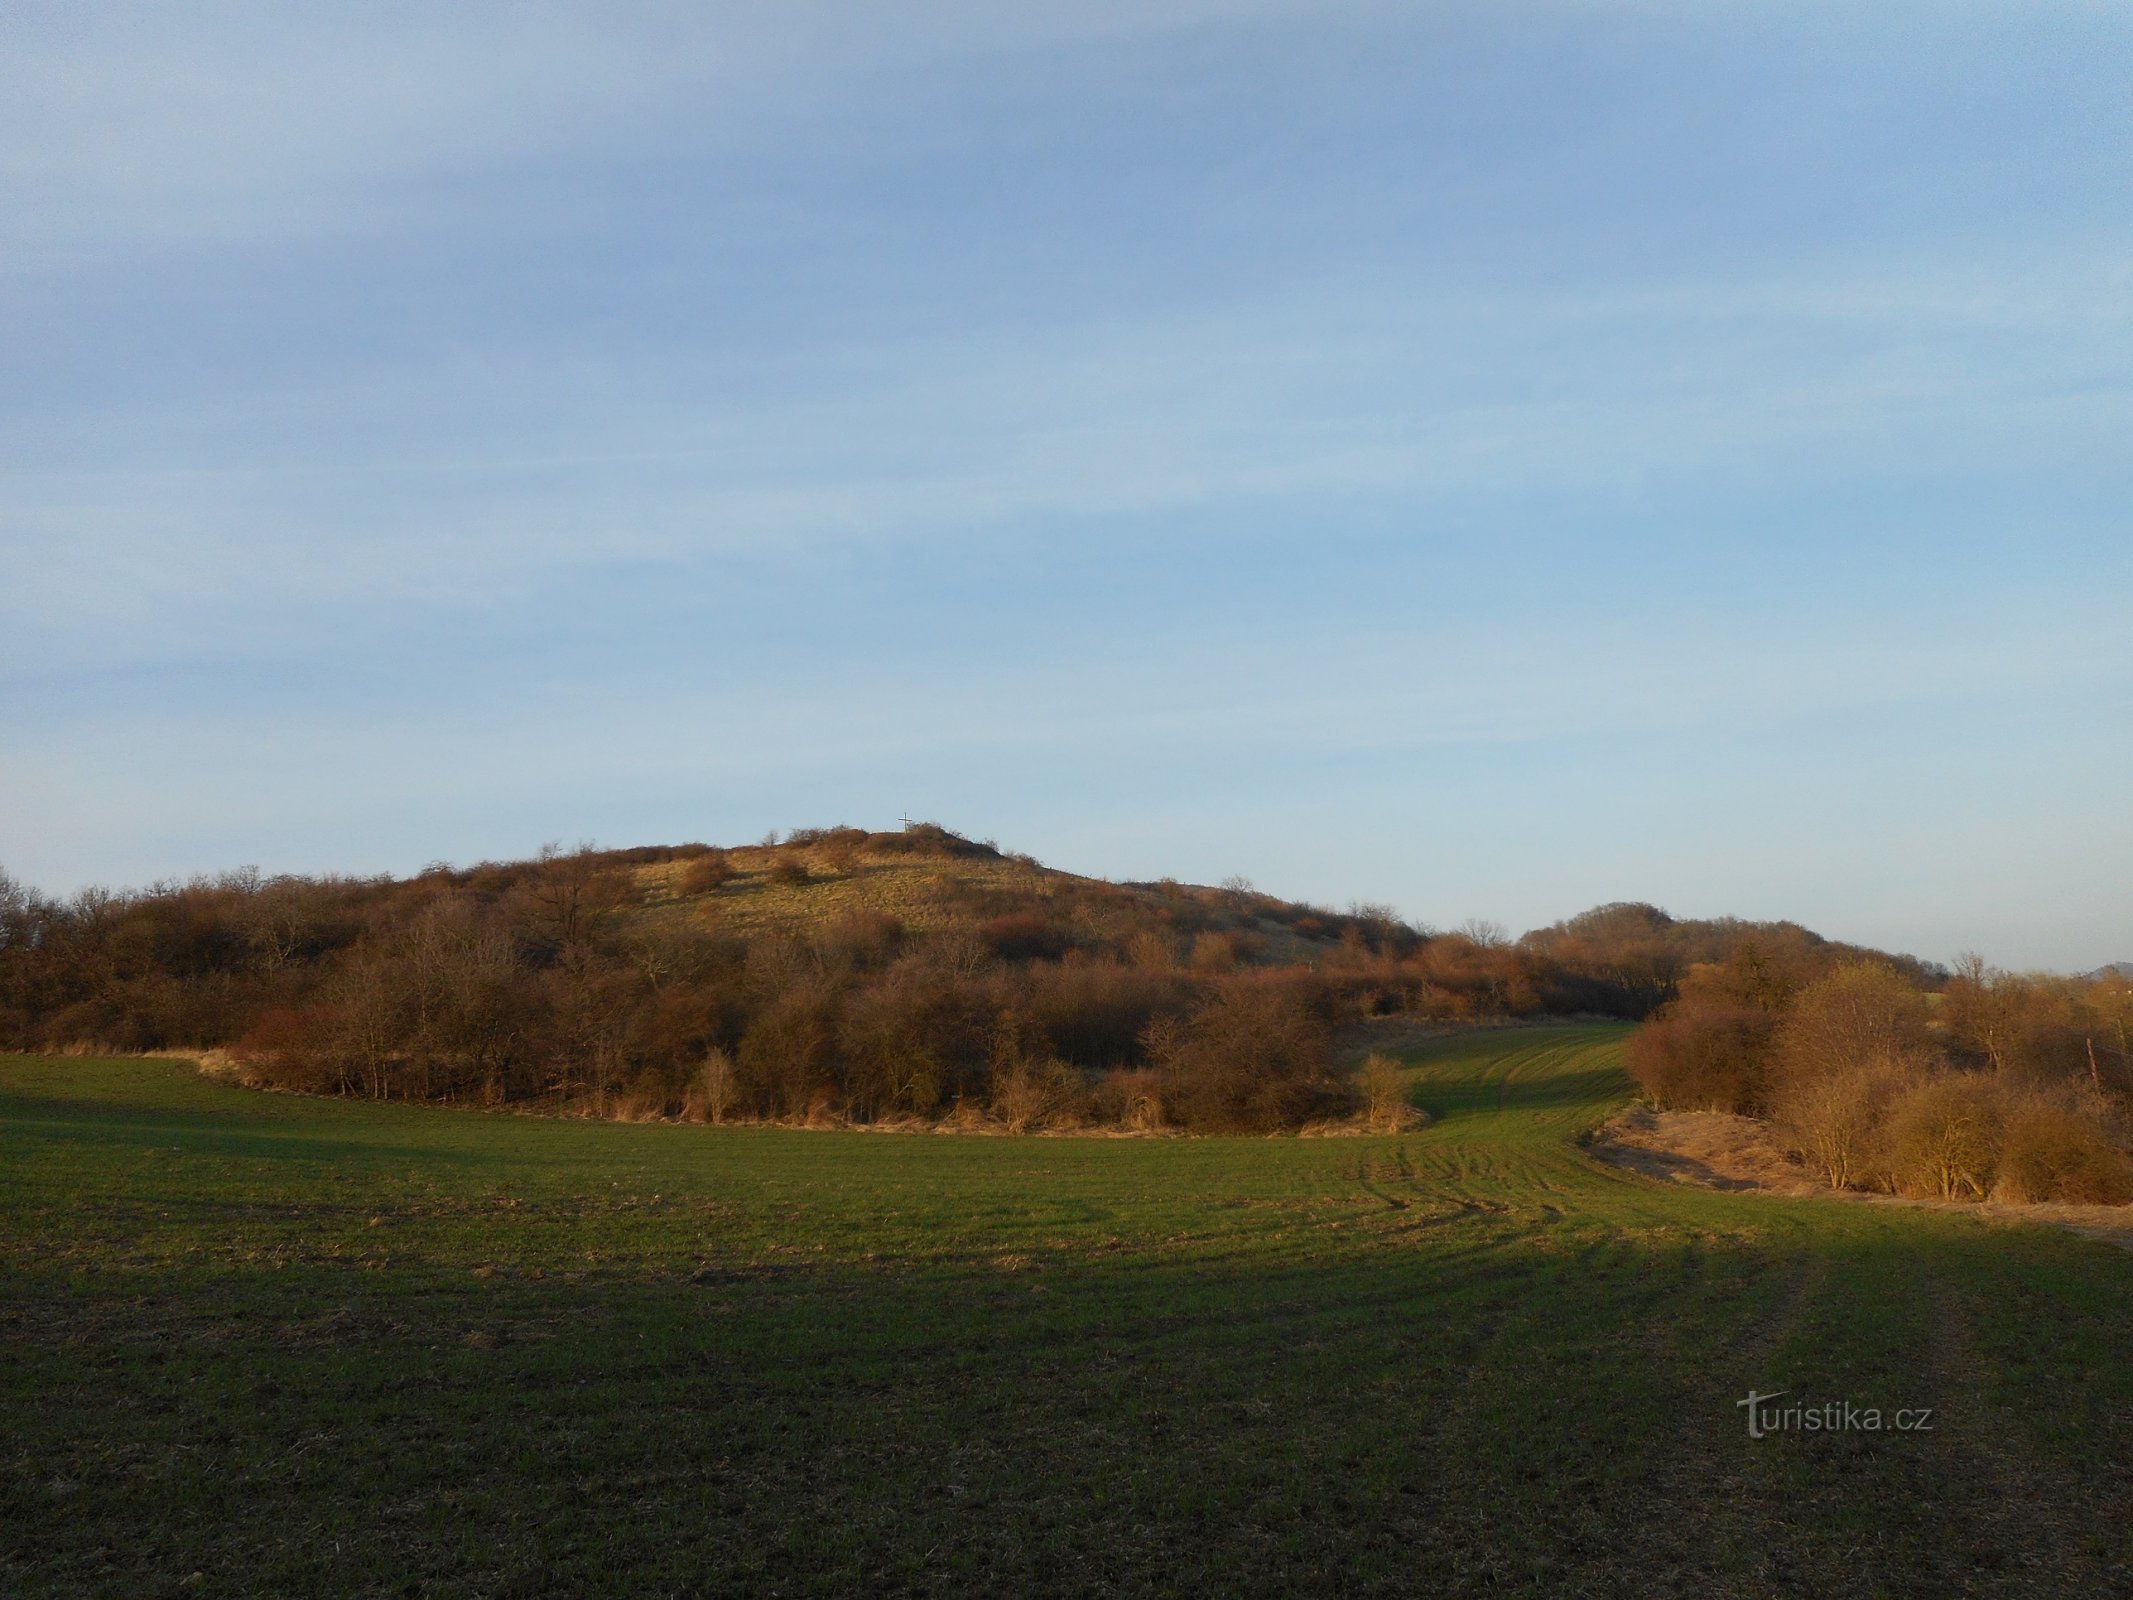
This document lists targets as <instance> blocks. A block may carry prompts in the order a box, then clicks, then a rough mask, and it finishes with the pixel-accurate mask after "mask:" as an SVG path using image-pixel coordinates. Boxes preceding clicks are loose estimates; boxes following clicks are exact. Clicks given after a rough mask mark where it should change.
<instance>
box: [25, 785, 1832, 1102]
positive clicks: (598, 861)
mask: <svg viewBox="0 0 2133 1600" xmlns="http://www.w3.org/2000/svg"><path fill="white" fill-rule="evenodd" d="M912 868H917V869H921V870H920V871H919V872H918V873H917V875H916V877H917V881H920V882H921V883H922V884H923V885H924V886H925V892H926V896H927V898H926V899H925V902H924V905H923V908H922V910H923V915H920V916H917V917H915V920H914V922H913V923H907V922H906V920H904V919H903V918H902V917H900V916H899V915H897V914H895V913H893V912H892V911H890V910H888V909H886V908H885V907H883V906H880V905H875V904H870V903H868V902H867V900H866V897H865V895H864V894H853V895H846V896H844V897H842V898H840V897H838V896H836V895H835V894H833V893H831V892H830V890H829V886H831V885H835V884H839V883H844V884H847V885H850V886H852V887H854V888H855V889H859V890H864V889H865V888H866V886H867V884H868V882H869V880H870V879H875V880H879V881H883V882H887V881H889V880H891V879H896V880H897V881H899V882H905V881H909V880H910V879H911V877H912V874H911V873H909V872H908V871H906V869H912ZM965 868H968V869H971V870H967V871H966V870H962V869H965ZM935 869H938V870H935ZM899 873H902V874H903V877H901V878H899V877H898V874H899ZM770 895H775V896H777V897H779V903H780V904H781V905H782V906H783V907H784V908H785V913H786V914H784V915H782V916H781V917H780V918H776V919H769V920H766V919H765V918H763V917H761V916H752V915H744V914H743V913H744V912H745V911H746V910H747V908H748V907H749V906H751V905H753V904H756V903H757V901H756V900H754V899H751V897H755V896H770ZM817 908H819V909H817ZM907 909H908V908H907ZM1759 927H1760V925H1754V924H1745V923H1730V922H1728V923H1689V922H1676V921H1675V920H1674V919H1672V918H1669V917H1667V916H1666V914H1665V913H1663V912H1660V911H1657V910H1655V909H1654V908H1652V907H1649V906H1610V907H1602V908H1600V909H1599V910H1597V911H1594V912H1590V913H1587V914H1586V915H1585V916H1583V917H1579V918H1573V919H1571V920H1570V921H1568V922H1566V923H1561V924H1558V925H1556V926H1555V927H1553V928H1548V929H1543V930H1540V931H1538V932H1536V933H1533V934H1529V935H1527V936H1526V937H1525V938H1524V939H1521V940H1518V941H1516V942H1513V941H1511V940H1510V939H1508V938H1506V937H1505V936H1504V935H1503V934H1502V932H1501V931H1500V930H1497V929H1494V928H1490V927H1486V926H1480V925H1473V926H1469V927H1468V928H1466V929H1462V930H1460V931H1457V932H1451V933H1431V932H1428V931H1425V930H1422V929H1418V928H1415V927H1412V926H1410V925H1408V924H1407V923H1405V922H1403V921H1402V920H1401V919H1400V918H1398V917H1397V916H1395V915H1394V914H1393V913H1392V912H1390V911H1389V910H1387V909H1386V908H1383V907H1378V906H1368V905H1359V906H1354V907H1351V908H1350V909H1349V910H1347V911H1345V912H1335V911H1332V910H1328V909H1326V908H1324V907H1317V906H1310V905H1302V904H1297V903H1294V902H1289V901H1284V900H1280V899H1277V898H1275V897H1273V896H1270V895H1264V894H1261V893H1258V892H1257V891H1256V890H1254V889H1252V887H1251V886H1250V885H1249V884H1248V883H1245V882H1243V881H1241V880H1235V881H1232V882H1231V883H1229V884H1226V885H1223V886H1221V887H1219V888H1209V887H1200V886H1193V885H1185V884H1179V883H1174V882H1169V881H1164V882H1158V883H1135V884H1117V883H1108V882H1102V881H1098V880H1091V879H1085V878H1078V877H1073V876H1071V875H1068V874H1065V873H1057V872H1049V871H1046V870H1044V869H1042V868H1040V867H1039V866H1038V865H1037V864H1036V863H1035V862H1034V861H1031V860H1029V859H1028V858H1027V857H1017V856H1008V855H1003V854H1001V852H999V851H998V850H997V849H996V848H994V847H993V846H991V845H989V844H984V843H979V842H976V841H972V840H969V839H965V838H962V837H961V836H959V835H957V834H954V833H952V832H949V831H948V830H946V829H942V828H939V827H936V826H933V825H931V824H919V825H916V826H913V827H910V828H907V829H905V830H904V831H902V832H897V833H866V832H863V831H861V830H859V829H854V828H824V829H806V830H801V831H799V832H796V833H794V834H791V835H789V836H787V837H786V838H784V839H783V840H777V839H775V838H773V839H770V840H766V841H764V842H763V843H762V844H759V845H753V846H740V847H732V848H721V847H714V846H709V845H701V844H694V845H680V846H673V847H657V848H650V849H636V850H611V851H598V850H593V849H590V848H584V849H579V850H576V851H568V852H565V851H560V850H549V851H545V852H543V854H542V855H541V856H540V858H538V859H536V860H532V861H521V862H508V863H484V864H482V865H479V866H475V867H471V868H465V869H452V868H448V867H444V866H437V867H433V868H431V869H429V870H426V871H424V872H422V873H420V874H418V875H416V876H415V877H413V878H409V879H405V880H396V879H392V878H384V877H379V878H364V879H352V878H303V877H276V878H264V877H262V876H261V875H260V874H258V873H257V872H254V871H250V870H246V871H240V872H236V873H230V874H225V875H223V876H220V877H217V878H212V879H199V880H194V881H192V882H188V883H183V884H162V885H157V886H155V887H152V888H150V889H148V890H145V891H141V892H137V893H112V892H107V891H90V892H86V893H83V894H80V895H77V896H75V897H74V898H73V899H71V900H69V901H65V902H61V901H57V900H54V899H51V898H49V897H47V896H43V895H40V894H38V893H36V892H35V891H33V890H30V889H28V888H27V887H25V886H23V885H21V884H19V883H16V882H14V881H13V880H12V879H8V878H7V877H6V876H5V875H4V874H0V1047H6V1048H14V1049H46V1050H55V1049H56V1050H65V1049H81V1048H97V1049H104V1050H114V1051H128V1050H145V1049H179V1050H183V1049H207V1048H215V1047H221V1048H225V1049H227V1050H229V1051H230V1052H231V1054H232V1056H233V1058H234V1059H236V1060H237V1061H238V1062H239V1063H240V1064H241V1065H242V1066H243V1068H244V1070H245V1071H247V1072H248V1073H250V1074H251V1075H252V1076H253V1077H255V1078H256V1079H257V1080H258V1081H260V1082H262V1083H265V1084H269V1085H274V1086H279V1087H285V1088H292V1089H301V1090H307V1091H312V1092H319V1093H331V1094H348V1095H361V1096H369V1097H375V1098H390V1099H409V1100H433V1101H461V1102H473V1103H479V1104H485V1105H503V1104H507V1103H517V1102H544V1103H548V1104H551V1105H555V1106H559V1107H570V1108H580V1109H584V1110H586V1111H589V1112H592V1113H595V1114H599V1115H610V1116H642V1117H654V1116H676V1117H689V1118H695V1119H701V1120H721V1121H723V1120H730V1119H775V1120H788V1121H809V1120H814V1121H823V1120H852V1121H861V1122H880V1121H891V1120H906V1119H985V1120H989V1121H993V1122H997V1123H1004V1124H1005V1125H1007V1126H1009V1127H1012V1128H1017V1129H1028V1128H1041V1127H1049V1126H1065V1125H1073V1124H1083V1123H1100V1124H1118V1125H1123V1126H1134V1127H1146V1128H1155V1127H1177V1128H1186V1129H1194V1130H1233V1131H1251V1130H1262V1129H1273V1128H1283V1127H1293V1126H1296V1125H1298V1124H1300V1123H1303V1122H1306V1121H1310V1120H1313V1119H1317V1118H1323V1117H1331V1116H1336V1115H1343V1114H1347V1113H1349V1112H1351V1111H1353V1110H1356V1109H1357V1108H1359V1107H1363V1106H1365V1105H1366V1103H1367V1104H1369V1105H1370V1106H1373V1107H1374V1108H1375V1111H1376V1112H1377V1113H1378V1114H1383V1111H1384V1108H1383V1107H1382V1106H1375V1102H1376V1101H1377V1100H1379V1099H1382V1086H1378V1087H1377V1088H1376V1089H1373V1088H1372V1087H1371V1086H1369V1085H1365V1084H1359V1083H1358V1082H1357V1080H1356V1078H1355V1076H1354V1074H1352V1073H1349V1072H1344V1071H1341V1070H1339V1068H1338V1066H1337V1054H1336V1050H1335V1040H1336V1035H1337V1033H1338V1031H1339V1029H1340V1028H1341V1027H1342V1025H1343V1024H1345V1023H1350V1022H1353V1021H1355V1020H1357V1019H1359V1018H1362V1017H1368V1016H1373V1015H1384V1014H1391V1013H1403V1014H1412V1015H1417V1016H1421V1017H1426V1018H1431V1019H1437V1020H1476V1019H1483V1018H1490V1017H1504V1016H1518V1015H1533V1014H1539V1013H1557V1014H1572V1013H1582V1014H1600V1015H1611V1016H1620V1017H1631V1018H1634V1017H1641V1016H1644V1015H1646V1014H1648V1013H1649V1012H1650V1011H1651V1010H1652V1009H1653V1007H1655V1006H1657V1005H1661V1004H1664V1003H1666V1002H1667V1001H1669V1000H1671V999H1672V998H1673V997H1674V995H1675V993H1676V990H1677V988H1678V986H1679V984H1680V981H1681V979H1682V976H1683V974H1684V973H1688V972H1691V971H1693V970H1695V968H1694V964H1695V962H1696V961H1698V960H1699V959H1703V958H1705V957H1708V956H1711V955H1712V954H1713V953H1714V952H1715V953H1716V954H1718V955H1720V956H1724V955H1725V954H1727V953H1728V952H1730V951H1731V950H1732V949H1733V948H1734V947H1735V946H1736V945H1738V944H1739V943H1740V942H1741V941H1742V940H1743V939H1746V938H1751V937H1753V936H1755V935H1756V934H1757V932H1758V929H1759ZM1761 932H1762V933H1763V934H1765V935H1768V936H1769V937H1772V938H1779V939H1785V938H1796V940H1797V941H1798V942H1801V943H1802V944H1803V947H1806V948H1811V949H1814V950H1817V951H1841V950H1842V949H1844V948H1845V947H1839V946H1831V945H1827V944H1825V943H1824V942H1823V941H1820V940H1818V939H1816V938H1815V937H1814V936H1813V935H1811V934H1807V933H1805V932H1804V930H1791V931H1790V932H1789V933H1788V932H1786V931H1785V930H1784V928H1783V927H1782V925H1781V926H1779V927H1778V928H1776V929H1775V930H1773V929H1771V928H1761Z"/></svg>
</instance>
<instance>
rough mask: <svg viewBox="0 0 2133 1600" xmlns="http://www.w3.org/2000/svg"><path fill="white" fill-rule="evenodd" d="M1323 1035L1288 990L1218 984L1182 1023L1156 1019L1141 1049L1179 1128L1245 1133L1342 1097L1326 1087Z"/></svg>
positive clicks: (1321, 1025) (1298, 996) (1339, 1088)
mask: <svg viewBox="0 0 2133 1600" xmlns="http://www.w3.org/2000/svg"><path fill="white" fill-rule="evenodd" d="M1328 1044H1329V1040H1328V1035H1327V1030H1326V1025H1325V1022H1324V1020H1323V1019H1322V1018H1321V1017H1319V1016H1318V1015H1317V1014H1316V1012H1315V1011H1314V1009H1313V1008H1312V1007H1311V1005H1310V1004H1309V1003H1308V1000H1307V999H1306V998H1305V996H1304V995H1303V994H1302V993H1301V992H1300V991H1299V990H1297V989H1296V988H1295V987H1294V986H1292V985H1288V984H1282V983H1275V982H1270V981H1265V980H1260V981H1256V982H1255V981H1240V982H1235V983H1231V984H1228V985H1225V986H1224V987H1222V988H1221V989H1218V990H1217V991H1215V993H1214V995H1213V997H1212V998H1211V999H1210V1000H1209V1001H1208V1002H1207V1004H1206V1005H1204V1006H1203V1007H1202V1008H1201V1009H1200V1010H1199V1012H1197V1013H1196V1014H1195V1015H1194V1016H1192V1017H1191V1018H1190V1019H1189V1020H1187V1021H1185V1022H1183V1023H1178V1022H1175V1021H1173V1020H1171V1019H1169V1018H1158V1019H1157V1021H1156V1022H1154V1023H1152V1024H1151V1025H1150V1027H1149V1030H1148V1036H1147V1040H1146V1048H1147V1050H1148V1053H1149V1056H1150V1058H1151V1059H1152V1060H1153V1061H1154V1062H1155V1063H1156V1065H1157V1066H1158V1067H1159V1068H1161V1070H1162V1073H1163V1103H1164V1108H1165V1110H1166V1111H1167V1112H1168V1113H1169V1114H1170V1116H1171V1117H1172V1118H1173V1119H1174V1120H1175V1121H1177V1122H1178V1123H1179V1124H1180V1125H1181V1126H1183V1127H1187V1128H1192V1129H1199V1130H1206V1131H1210V1132H1231V1133H1252V1132H1261V1131H1265V1130H1267V1129H1271V1128H1277V1127H1281V1126H1283V1125H1286V1124H1294V1123H1298V1122H1302V1121H1303V1120H1304V1119H1305V1118H1306V1117H1308V1116H1309V1115H1310V1114H1311V1112H1312V1111H1313V1110H1314V1109H1317V1108H1320V1107H1322V1106H1328V1105H1330V1103H1332V1102H1336V1101H1344V1100H1345V1099H1346V1094H1345V1085H1336V1084H1334V1083H1333V1082H1332V1081H1331V1061H1330V1058H1329V1049H1328Z"/></svg>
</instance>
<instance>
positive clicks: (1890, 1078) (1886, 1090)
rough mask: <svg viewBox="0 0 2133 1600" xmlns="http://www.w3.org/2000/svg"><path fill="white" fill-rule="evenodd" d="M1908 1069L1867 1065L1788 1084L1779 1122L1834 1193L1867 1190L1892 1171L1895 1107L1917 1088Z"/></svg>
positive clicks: (1781, 1095) (1777, 1112)
mask: <svg viewBox="0 0 2133 1600" xmlns="http://www.w3.org/2000/svg"><path fill="white" fill-rule="evenodd" d="M1916 1082H1917V1079H1916V1076H1915V1075H1914V1074H1913V1073H1912V1072H1911V1071H1909V1070H1907V1069H1905V1068H1903V1067H1890V1066H1882V1067H1861V1068H1857V1069H1854V1070H1853V1071H1850V1072H1833V1073H1825V1074H1822V1075H1820V1076H1817V1077H1810V1078H1802V1079H1797V1080H1795V1081H1793V1082H1790V1083H1787V1084H1785V1085H1784V1086H1782V1087H1781V1088H1780V1089H1779V1090H1778V1092H1777V1097H1776V1103H1775V1104H1774V1105H1773V1107H1772V1113H1773V1121H1774V1122H1775V1123H1776V1125H1777V1128H1778V1131H1779V1132H1780V1133H1781V1134H1783V1135H1785V1136H1786V1138H1787V1139H1788V1141H1789V1142H1790V1144H1791V1146H1792V1148H1793V1150H1794V1152H1795V1153H1796V1154H1798V1155H1800V1156H1802V1157H1804V1158H1805V1159H1806V1161H1807V1164H1808V1165H1809V1166H1811V1167H1812V1168H1813V1169H1814V1170H1815V1171H1816V1172H1817V1173H1819V1174H1820V1175H1821V1177H1822V1178H1823V1179H1824V1181H1826V1182H1827V1183H1828V1184H1829V1186H1830V1187H1831V1188H1832V1189H1850V1188H1864V1187H1867V1186H1869V1185H1871V1184H1872V1183H1874V1182H1875V1181H1877V1180H1878V1179H1880V1178H1881V1177H1882V1176H1883V1175H1884V1174H1885V1173H1886V1171H1887V1168H1888V1162H1887V1159H1886V1154H1885V1149H1886V1137H1885V1126H1884V1125H1885V1123H1886V1121H1887V1118H1888V1112H1889V1107H1890V1105H1891V1104H1892V1103H1894V1102H1895V1101H1896V1100H1898V1099H1901V1098H1902V1097H1903V1096H1904V1095H1905V1094H1906V1093H1908V1092H1909V1091H1910V1090H1911V1089H1912V1088H1913V1087H1914V1086H1915V1085H1916Z"/></svg>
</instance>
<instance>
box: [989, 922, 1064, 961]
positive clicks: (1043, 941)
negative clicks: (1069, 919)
mask: <svg viewBox="0 0 2133 1600" xmlns="http://www.w3.org/2000/svg"><path fill="white" fill-rule="evenodd" d="M978 937H979V938H981V939H983V940H984V941H985V943H986V945H987V946H988V947H989V948H990V949H991V951H992V953H993V954H994V955H996V956H998V957H999V958H1000V959H1001V960H1002V961H1056V960H1058V959H1059V958H1060V957H1061V956H1063V955H1065V954H1066V950H1067V945H1068V944H1069V943H1070V941H1069V940H1068V938H1067V936H1066V932H1065V930H1064V929H1061V928H1057V927H1054V926H1053V925H1052V923H1051V922H1050V921H1049V920H1048V919H1046V918H1045V917H1043V916H1042V915H1040V914H1039V913H1037V912H1034V911H1011V912H1009V913H1007V914H1006V915H1005V916H998V917H993V918H992V919H990V920H989V921H986V922H983V923H981V924H979V926H978Z"/></svg>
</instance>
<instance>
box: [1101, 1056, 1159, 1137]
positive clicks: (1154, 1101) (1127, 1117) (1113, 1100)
mask: <svg viewBox="0 0 2133 1600" xmlns="http://www.w3.org/2000/svg"><path fill="white" fill-rule="evenodd" d="M1089 1115H1090V1116H1091V1117H1093V1118H1094V1119H1095V1120H1096V1121H1098V1122H1105V1123H1111V1124H1114V1125H1115V1126H1117V1127H1121V1128H1131V1129H1133V1130H1134V1131H1136V1132H1139V1133H1152V1132H1154V1131H1155V1130H1156V1129H1158V1128H1160V1127H1161V1126H1162V1125H1163V1084H1162V1074H1161V1073H1159V1072H1157V1071H1156V1070H1155V1069H1154V1068H1153V1067H1117V1068H1114V1069H1113V1070H1112V1071H1110V1072H1107V1073H1105V1074H1104V1075H1103V1076H1102V1077H1101V1078H1099V1079H1098V1080H1097V1083H1096V1087H1095V1088H1094V1089H1093V1090H1091V1091H1090V1094H1089Z"/></svg>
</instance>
